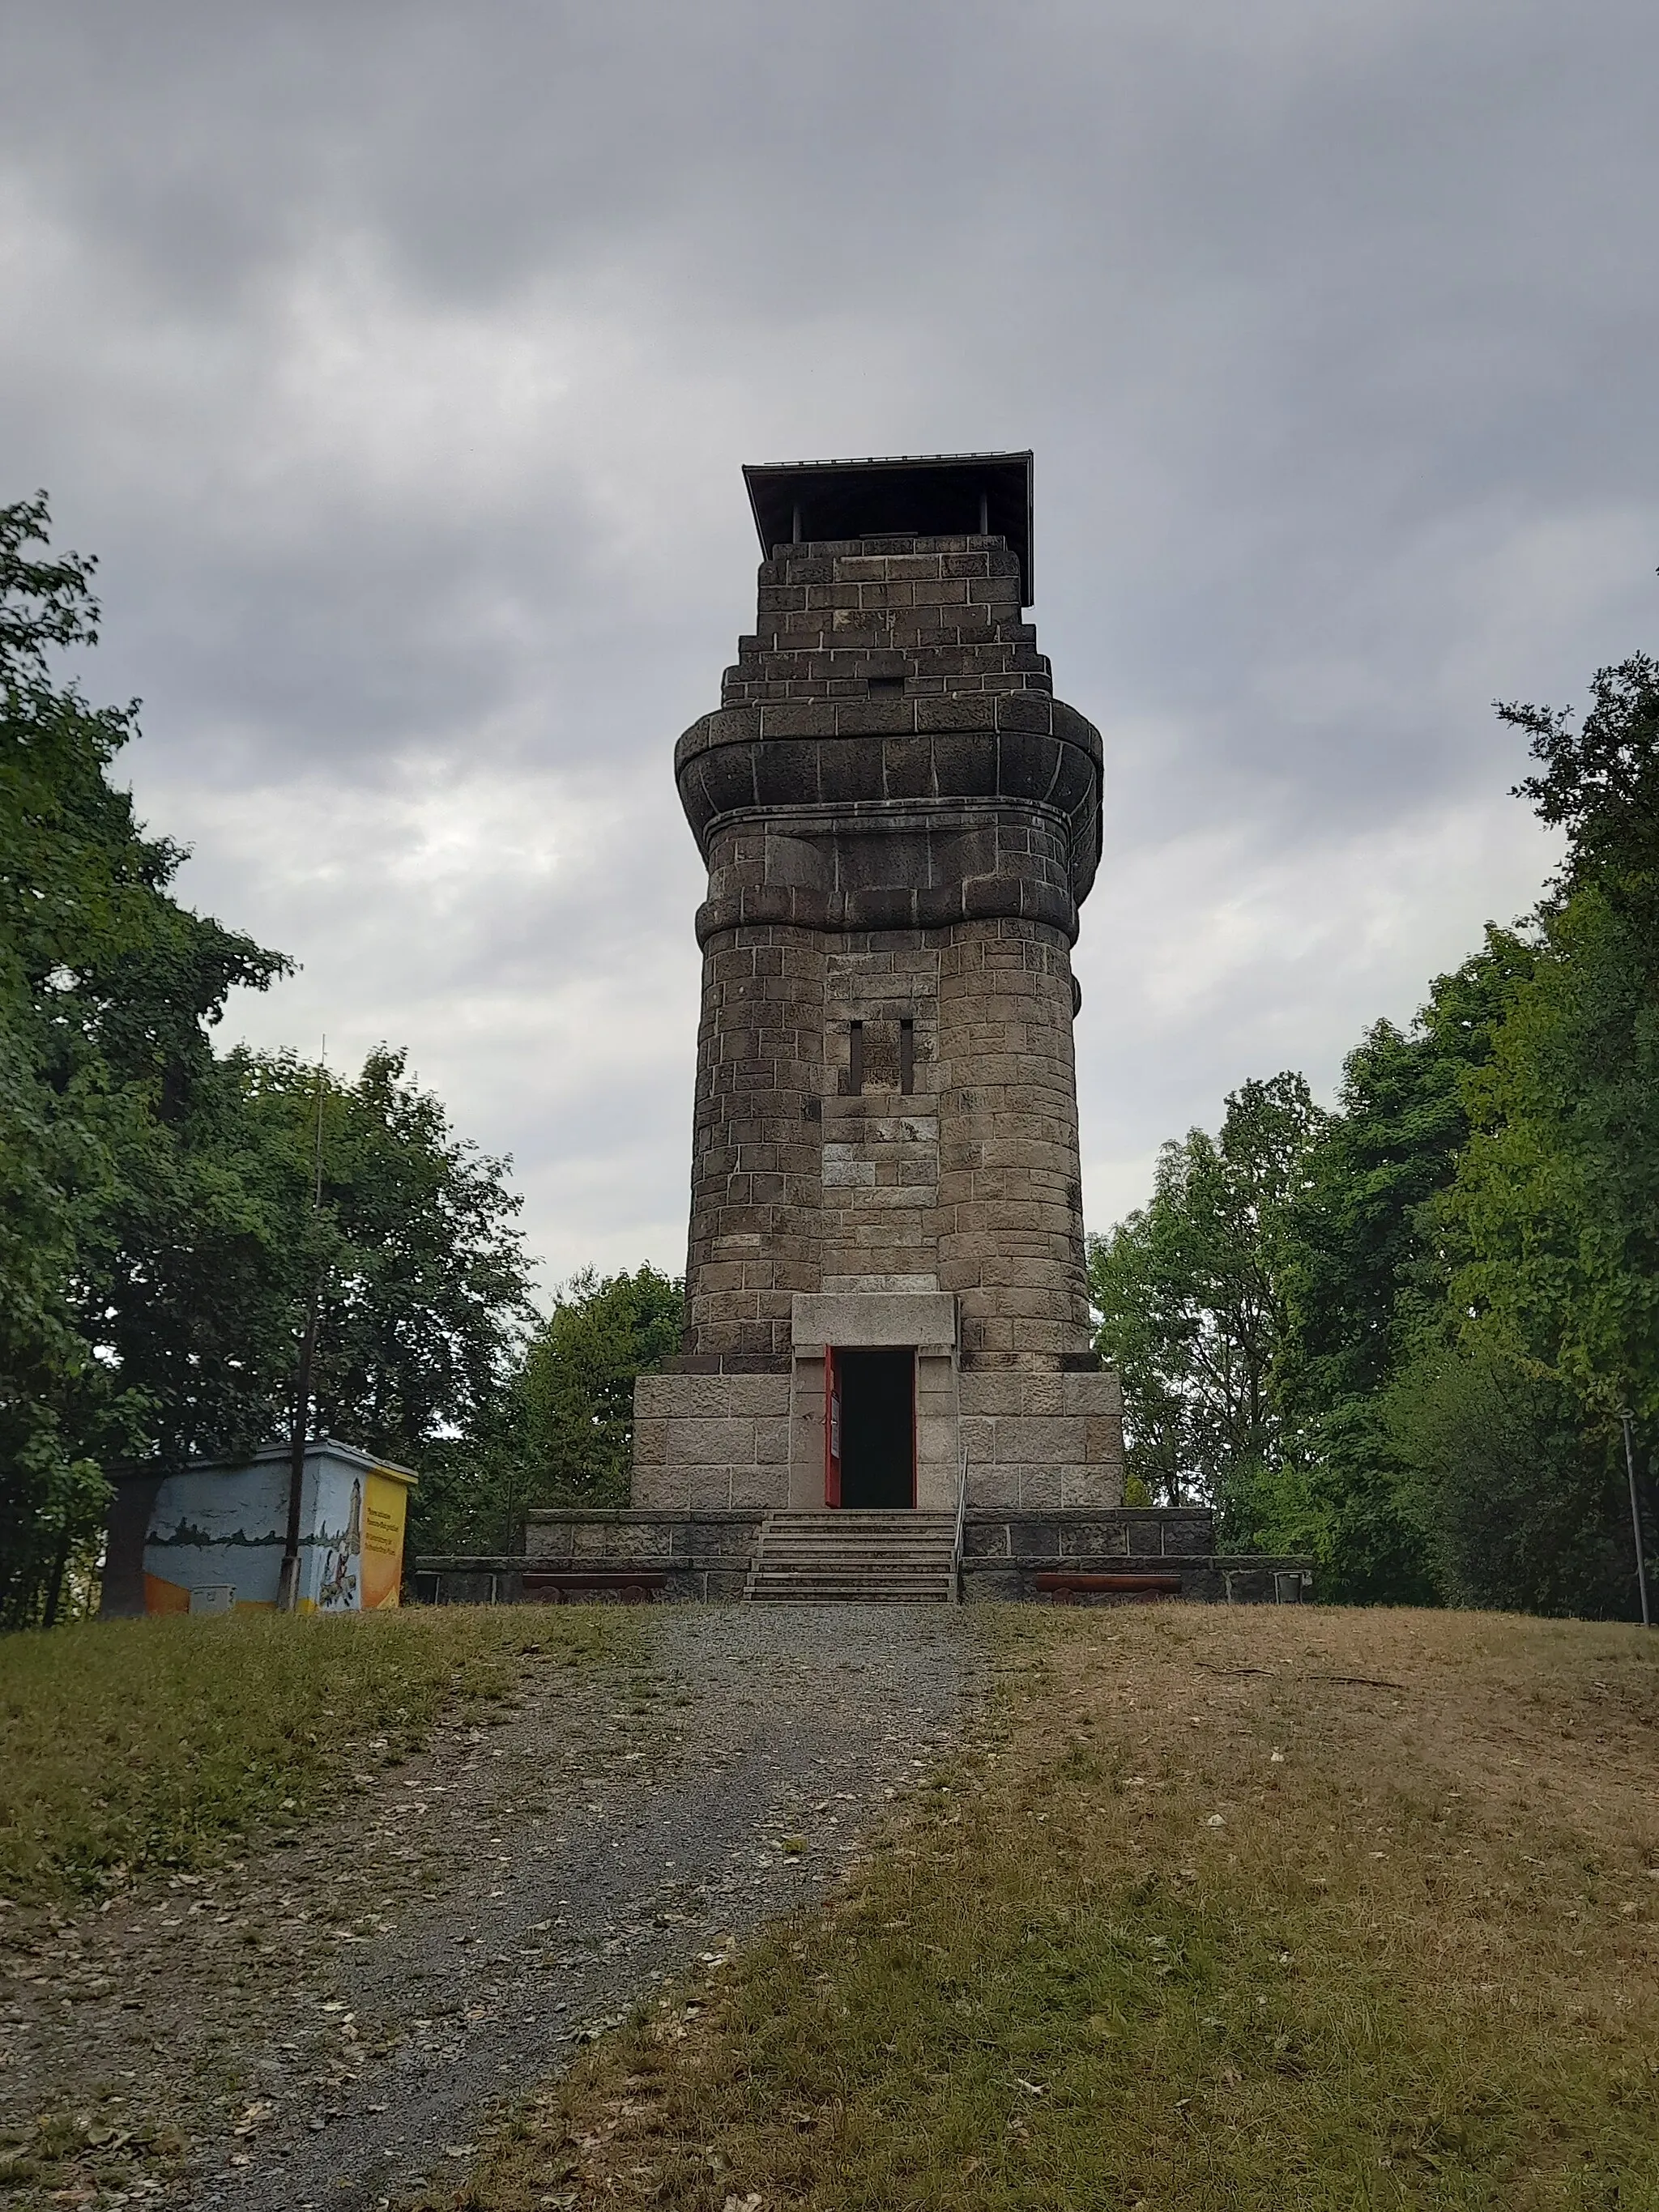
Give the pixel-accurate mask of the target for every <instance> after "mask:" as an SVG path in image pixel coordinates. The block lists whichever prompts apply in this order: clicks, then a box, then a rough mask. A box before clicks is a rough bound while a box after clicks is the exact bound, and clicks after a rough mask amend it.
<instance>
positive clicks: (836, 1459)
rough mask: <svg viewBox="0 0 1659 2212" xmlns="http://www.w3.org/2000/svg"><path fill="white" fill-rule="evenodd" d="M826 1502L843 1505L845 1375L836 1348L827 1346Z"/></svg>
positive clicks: (825, 1405) (824, 1351) (825, 1406)
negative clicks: (839, 1368) (839, 1369)
mask: <svg viewBox="0 0 1659 2212" xmlns="http://www.w3.org/2000/svg"><path fill="white" fill-rule="evenodd" d="M823 1502H824V1504H826V1505H839V1504H841V1376H839V1375H838V1374H837V1373H836V1347H835V1346H834V1345H833V1344H826V1345H825V1346H824V1347H823Z"/></svg>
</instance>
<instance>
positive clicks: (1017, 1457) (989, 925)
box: [634, 453, 1122, 1513]
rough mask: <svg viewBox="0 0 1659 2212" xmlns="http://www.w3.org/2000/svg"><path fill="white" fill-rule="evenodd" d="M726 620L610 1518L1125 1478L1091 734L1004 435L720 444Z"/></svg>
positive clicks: (702, 725) (704, 733)
mask: <svg viewBox="0 0 1659 2212" xmlns="http://www.w3.org/2000/svg"><path fill="white" fill-rule="evenodd" d="M744 475H745V477H746V478H747V481H748V485H749V492H750V501H751V502H752V505H753V507H754V511H755V518H756V522H757V526H758V528H759V532H760V538H761V544H762V550H763V553H764V554H765V556H766V557H765V558H764V559H763V562H762V563H761V568H760V601H759V611H758V615H757V621H756V629H755V634H754V635H752V636H749V637H744V638H742V639H740V640H739V641H738V660H737V663H736V665H735V666H733V667H731V668H729V669H727V671H726V676H725V679H724V682H723V684H722V686H721V695H720V708H719V709H718V711H716V712H715V713H713V714H706V715H704V716H703V718H702V720H700V721H698V722H696V723H695V724H693V726H692V727H691V728H690V729H689V730H688V731H687V732H685V735H684V737H683V738H681V739H680V742H679V744H678V748H677V750H676V753H675V774H676V776H677V779H678V786H679V793H680V798H681V801H682V803H683V805H684V808H685V812H686V816H687V818H688V820H689V821H690V824H691V828H692V830H693V832H694V834H695V835H696V839H697V842H698V845H699V847H700V848H701V850H702V855H703V858H704V860H705V861H706V862H707V864H708V896H707V898H706V900H705V901H704V902H703V904H702V907H701V908H700V909H699V911H698V914H697V920H696V928H697V937H698V941H699V942H700V944H701V945H702V953H703V984H702V1027H701V1030H700V1032H699V1036H698V1046H697V1080H696V1107H695V1115H694V1124H693V1141H692V1164H691V1225H690V1249H689V1252H688V1255H687V1264H686V1297H687V1328H686V1334H685V1341H684V1352H683V1356H682V1357H681V1358H679V1359H678V1361H677V1362H675V1363H674V1364H673V1367H672V1368H671V1370H670V1371H668V1372H665V1373H663V1374H660V1375H657V1376H647V1377H645V1378H642V1379H641V1383H640V1384H639V1386H638V1392H637V1397H636V1403H635V1412H636V1434H635V1476H634V1504H635V1509H636V1510H652V1511H659V1512H670V1513H682V1512H687V1511H690V1512H696V1511H699V1510H714V1509H723V1508H733V1507H737V1508H757V1507H758V1508H786V1507H788V1508H793V1509H795V1510H801V1509H805V1508H816V1507H825V1508H829V1509H833V1508H835V1507H836V1506H842V1507H854V1508H857V1507H871V1508H876V1507H883V1508H893V1507H902V1506H906V1505H916V1506H921V1507H923V1508H932V1509H933V1510H945V1509H948V1508H950V1507H951V1506H953V1505H954V1504H955V1502H956V1495H957V1479H958V1469H959V1467H960V1465H961V1463H962V1459H963V1455H964V1454H965V1455H966V1459H967V1462H968V1465H969V1480H970V1484H971V1496H972V1499H973V1503H974V1504H975V1506H976V1507H980V1506H985V1507H995V1508H1007V1509H1012V1510H1028V1511H1038V1512H1054V1511H1055V1510H1062V1511H1063V1510H1066V1509H1067V1508H1078V1507H1103V1506H1115V1505H1118V1504H1121V1499H1122V1421H1121V1401H1120V1398H1119V1393H1118V1389H1117V1382H1116V1377H1115V1376H1114V1375H1112V1374H1111V1373H1109V1372H1107V1371H1103V1370H1102V1369H1101V1368H1100V1366H1099V1364H1098V1362H1097V1358H1096V1356H1095V1354H1094V1352H1093V1351H1092V1350H1091V1341H1090V1338H1091V1330H1090V1321H1089V1309H1088V1303H1087V1298H1086V1295H1085V1277H1084V1252H1083V1217H1082V1191H1081V1188H1080V1184H1079V1164H1078V1128H1077V1090H1076V1079H1075V1075H1074V1071H1073V1048H1072V1024H1073V1016H1074V1014H1075V1013H1076V1012H1077V1010H1078V1006H1079V994H1078V990H1077V986H1076V984H1075V983H1074V982H1073V978H1072V969H1071V957H1070V956H1071V947H1072V945H1073V942H1074V941H1075V939H1076V937H1077V933H1078V909H1079V906H1080V905H1081V903H1082V902H1083V900H1084V899H1085V897H1086V896H1088V892H1089V889H1090V886H1091V883H1092V882H1093V880H1094V874H1095V869H1096V866H1097V862H1098V860H1099V855H1100V841H1101V743H1100V735H1099V732H1097V730H1096V729H1095V728H1094V726H1093V725H1092V724H1091V723H1090V722H1088V721H1085V719H1084V718H1083V716H1082V715H1081V714H1078V713H1077V712H1076V711H1075V710H1074V709H1073V708H1070V707H1067V706H1065V705H1063V704H1062V703H1061V702H1060V701H1058V700H1057V699H1055V697H1054V688H1053V684H1052V680H1051V678H1050V675H1049V670H1048V661H1047V660H1046V659H1044V658H1043V656H1042V654H1041V653H1039V652H1038V651H1037V648H1036V631H1035V629H1033V628H1032V626H1031V624H1030V623H1028V622H1026V621H1025V620H1024V616H1023V611H1024V608H1025V607H1026V606H1027V605H1029V603H1030V598H1031V457H1030V454H1029V453H1012V454H1007V453H1001V454H968V455H962V456H958V457H951V458H948V459H928V460H905V461H834V462H807V463H799V464H791V465H783V466H777V467H767V468H750V469H747V470H745V471H744Z"/></svg>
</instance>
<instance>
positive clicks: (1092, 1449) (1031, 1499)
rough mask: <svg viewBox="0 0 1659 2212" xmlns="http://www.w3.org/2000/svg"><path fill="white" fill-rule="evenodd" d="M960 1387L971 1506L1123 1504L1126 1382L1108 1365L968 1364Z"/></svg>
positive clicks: (1049, 1508)
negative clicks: (1064, 1368) (1066, 1368)
mask: <svg viewBox="0 0 1659 2212" xmlns="http://www.w3.org/2000/svg"><path fill="white" fill-rule="evenodd" d="M957 1390H958V1395H959V1399H960V1404H961V1417H960V1418H961V1429H960V1432H959V1442H960V1446H961V1449H963V1451H964V1452H965V1454H966V1455H967V1461H968V1502H969V1510H970V1511H972V1510H975V1509H984V1510H999V1511H1009V1512H1015V1513H1066V1512H1074V1511H1079V1510H1091V1509H1102V1508H1106V1507H1111V1506H1121V1504H1122V1503H1123V1390H1122V1386H1121V1383H1119V1380H1118V1378H1117V1376H1116V1375H1115V1373H1114V1372H1113V1371H1112V1370H1110V1369H1109V1368H1099V1369H1096V1370H1093V1371H1092V1372H1091V1371H1089V1370H1082V1371H1072V1372H1069V1373H1067V1372H1061V1373H1059V1374H1052V1373H1051V1374H1043V1373H1040V1372H1036V1371H1033V1370H1028V1369H1024V1368H1018V1367H993V1368H978V1369H976V1368H972V1367H969V1368H964V1369H963V1372H962V1374H961V1376H960V1377H959V1378H958V1383H957Z"/></svg>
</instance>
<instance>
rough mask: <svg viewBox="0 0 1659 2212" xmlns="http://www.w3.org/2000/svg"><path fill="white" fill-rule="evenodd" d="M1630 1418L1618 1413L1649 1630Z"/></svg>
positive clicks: (1650, 1617)
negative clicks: (1623, 1432)
mask: <svg viewBox="0 0 1659 2212" xmlns="http://www.w3.org/2000/svg"><path fill="white" fill-rule="evenodd" d="M1631 1420H1632V1416H1631V1415H1630V1414H1629V1413H1620V1416H1619V1425H1620V1428H1621V1429H1623V1431H1625V1472H1626V1474H1627V1475H1628V1476H1629V1477H1630V1525H1631V1533H1632V1535H1633V1536H1634V1537H1635V1539H1636V1587H1637V1589H1638V1591H1639V1592H1640V1593H1641V1598H1642V1626H1643V1627H1644V1628H1651V1627H1652V1626H1653V1615H1652V1613H1650V1611H1649V1609H1648V1563H1647V1560H1646V1559H1645V1558H1644V1555H1643V1550H1642V1501H1641V1499H1640V1498H1638V1496H1637V1492H1636V1453H1635V1450H1634V1449H1633V1448H1632V1443H1631V1440H1630V1425H1631Z"/></svg>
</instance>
